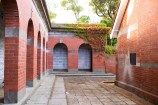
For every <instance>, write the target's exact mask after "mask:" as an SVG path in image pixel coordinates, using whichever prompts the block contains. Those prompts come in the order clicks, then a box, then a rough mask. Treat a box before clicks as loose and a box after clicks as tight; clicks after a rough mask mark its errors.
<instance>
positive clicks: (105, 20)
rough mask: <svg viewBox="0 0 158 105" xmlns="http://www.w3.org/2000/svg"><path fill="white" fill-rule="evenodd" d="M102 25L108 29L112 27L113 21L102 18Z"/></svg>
mask: <svg viewBox="0 0 158 105" xmlns="http://www.w3.org/2000/svg"><path fill="white" fill-rule="evenodd" d="M100 23H101V24H105V25H106V26H107V27H112V19H111V18H102V19H101V21H100Z"/></svg>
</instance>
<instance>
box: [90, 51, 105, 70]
mask: <svg viewBox="0 0 158 105" xmlns="http://www.w3.org/2000/svg"><path fill="white" fill-rule="evenodd" d="M92 57H93V59H92V68H93V72H98V73H105V55H104V52H95V51H93V53H92Z"/></svg>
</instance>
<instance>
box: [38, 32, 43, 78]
mask: <svg viewBox="0 0 158 105" xmlns="http://www.w3.org/2000/svg"><path fill="white" fill-rule="evenodd" d="M42 63H43V62H42V46H41V34H40V32H39V33H38V44H37V79H41V78H42V69H43V68H42Z"/></svg>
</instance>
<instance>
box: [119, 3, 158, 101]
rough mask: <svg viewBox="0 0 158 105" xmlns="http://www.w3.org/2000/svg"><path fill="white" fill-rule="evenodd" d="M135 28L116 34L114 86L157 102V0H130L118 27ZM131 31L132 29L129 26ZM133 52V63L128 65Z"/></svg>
mask: <svg viewBox="0 0 158 105" xmlns="http://www.w3.org/2000/svg"><path fill="white" fill-rule="evenodd" d="M135 23H136V24H138V27H137V28H136V29H135V30H133V31H131V32H130V30H128V31H127V32H126V33H123V34H121V35H119V37H118V52H117V59H118V68H117V69H118V71H117V85H118V86H121V87H123V88H125V89H127V90H130V91H132V92H134V93H135V94H137V95H139V96H141V97H144V98H145V99H147V100H150V101H151V102H154V103H156V102H157V101H158V46H157V40H158V35H157V34H158V3H157V0H130V1H129V3H128V7H127V9H126V13H125V15H124V18H123V21H122V24H121V27H120V30H123V29H124V30H125V29H127V27H130V26H131V25H133V24H135ZM131 30H132V28H131ZM130 53H136V62H137V64H136V66H132V65H130V56H129V54H130Z"/></svg>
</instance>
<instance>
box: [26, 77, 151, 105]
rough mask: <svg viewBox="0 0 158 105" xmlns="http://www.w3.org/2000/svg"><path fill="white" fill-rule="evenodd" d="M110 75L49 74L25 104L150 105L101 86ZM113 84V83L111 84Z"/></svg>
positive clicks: (109, 79) (108, 79)
mask: <svg viewBox="0 0 158 105" xmlns="http://www.w3.org/2000/svg"><path fill="white" fill-rule="evenodd" d="M113 80H114V78H111V77H106V78H105V77H104V78H99V77H82V76H66V77H59V76H57V77H56V78H55V76H54V75H49V76H48V77H46V78H45V79H44V80H43V81H42V84H41V86H40V87H39V88H38V89H37V90H36V92H35V93H34V94H33V95H32V97H31V98H30V99H29V100H28V101H27V102H26V104H25V105H152V104H146V102H145V101H144V103H145V104H144V103H138V102H137V101H135V100H133V99H130V98H127V97H126V96H125V95H123V94H120V92H117V91H115V90H114V89H112V88H111V86H106V85H105V87H104V86H102V85H101V83H103V81H113ZM113 86H114V85H113Z"/></svg>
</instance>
